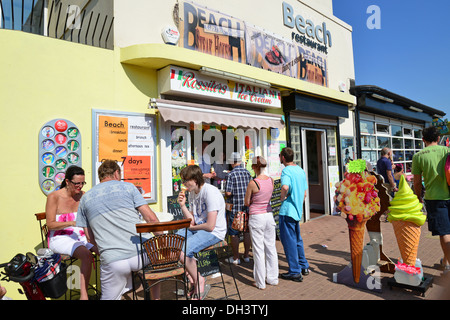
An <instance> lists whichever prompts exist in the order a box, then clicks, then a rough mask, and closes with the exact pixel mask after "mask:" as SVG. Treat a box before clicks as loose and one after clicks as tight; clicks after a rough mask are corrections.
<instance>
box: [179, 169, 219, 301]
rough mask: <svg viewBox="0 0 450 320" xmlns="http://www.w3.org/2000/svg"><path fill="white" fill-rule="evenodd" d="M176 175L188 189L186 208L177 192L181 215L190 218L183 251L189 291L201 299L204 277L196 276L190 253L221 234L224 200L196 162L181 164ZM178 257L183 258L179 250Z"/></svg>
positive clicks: (198, 250) (215, 241) (181, 195)
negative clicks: (184, 165) (190, 289)
mask: <svg viewBox="0 0 450 320" xmlns="http://www.w3.org/2000/svg"><path fill="white" fill-rule="evenodd" d="M180 176H181V179H182V180H183V184H184V185H185V186H186V188H187V191H189V199H188V201H189V209H188V208H187V207H186V194H185V193H184V192H183V191H182V192H180V194H179V195H178V203H179V204H180V207H181V210H182V211H183V214H184V217H185V218H187V219H191V226H190V228H189V230H188V235H187V244H186V246H187V248H186V253H185V254H186V270H187V271H188V274H189V281H191V283H193V284H194V289H193V290H192V292H190V294H191V295H193V297H194V296H195V297H197V298H199V299H201V298H203V297H204V294H205V292H206V291H205V278H203V277H202V276H200V275H199V276H198V278H197V260H196V259H195V258H194V255H195V254H196V253H198V252H200V251H201V250H203V249H204V248H207V247H209V246H211V245H213V244H215V243H217V242H219V241H222V240H223V239H224V238H225V234H226V231H227V224H226V219H225V200H224V199H223V196H222V194H221V193H220V191H219V190H218V189H217V188H216V187H214V186H212V185H210V184H207V183H205V180H204V178H203V173H202V170H201V169H200V167H199V166H196V165H191V166H187V167H185V168H184V169H183V170H181V172H180ZM180 260H181V261H184V256H183V254H182V255H181V257H180ZM199 290H200V292H199Z"/></svg>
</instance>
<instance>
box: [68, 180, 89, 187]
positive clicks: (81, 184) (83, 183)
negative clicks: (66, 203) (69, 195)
mask: <svg viewBox="0 0 450 320" xmlns="http://www.w3.org/2000/svg"><path fill="white" fill-rule="evenodd" d="M70 183H71V184H73V185H74V186H75V187H78V186H84V185H85V184H86V182H85V181H83V182H73V181H70Z"/></svg>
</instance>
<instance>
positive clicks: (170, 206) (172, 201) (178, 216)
mask: <svg viewBox="0 0 450 320" xmlns="http://www.w3.org/2000/svg"><path fill="white" fill-rule="evenodd" d="M177 199H178V195H177V194H176V195H174V196H168V197H167V211H168V212H169V213H170V214H171V215H172V216H173V220H183V219H184V214H183V212H182V211H181V207H180V204H179V203H178V201H177Z"/></svg>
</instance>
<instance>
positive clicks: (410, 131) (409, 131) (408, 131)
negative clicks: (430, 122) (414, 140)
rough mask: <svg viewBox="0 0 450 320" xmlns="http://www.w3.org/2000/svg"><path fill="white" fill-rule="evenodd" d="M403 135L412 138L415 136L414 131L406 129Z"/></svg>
mask: <svg viewBox="0 0 450 320" xmlns="http://www.w3.org/2000/svg"><path fill="white" fill-rule="evenodd" d="M403 135H404V136H405V137H412V136H413V132H412V129H409V128H404V129H403Z"/></svg>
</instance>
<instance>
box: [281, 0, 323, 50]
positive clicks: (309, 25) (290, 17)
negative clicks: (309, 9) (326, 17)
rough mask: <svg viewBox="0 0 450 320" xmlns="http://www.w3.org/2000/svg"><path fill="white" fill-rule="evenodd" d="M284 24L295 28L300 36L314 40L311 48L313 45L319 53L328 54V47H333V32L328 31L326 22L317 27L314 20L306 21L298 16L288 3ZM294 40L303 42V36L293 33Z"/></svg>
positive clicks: (284, 11) (285, 9)
mask: <svg viewBox="0 0 450 320" xmlns="http://www.w3.org/2000/svg"><path fill="white" fill-rule="evenodd" d="M283 24H284V25H285V26H286V27H288V28H291V29H294V28H295V29H296V30H297V31H298V32H299V33H300V34H302V35H306V36H307V38H309V39H312V40H314V41H313V43H310V45H309V46H311V45H313V46H314V47H315V49H317V50H319V51H322V52H324V53H327V46H328V47H331V45H332V40H331V32H330V31H328V30H327V24H326V23H325V22H322V24H318V25H316V24H314V22H313V21H312V20H310V19H305V18H304V17H303V16H301V15H300V14H299V15H296V14H295V13H294V8H293V7H292V6H291V5H290V4H288V3H286V2H283ZM292 40H295V41H296V42H302V41H301V36H300V35H299V34H296V33H295V32H292ZM315 41H317V42H318V43H316V42H315ZM303 42H305V40H303Z"/></svg>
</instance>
